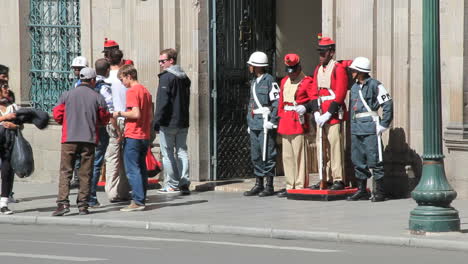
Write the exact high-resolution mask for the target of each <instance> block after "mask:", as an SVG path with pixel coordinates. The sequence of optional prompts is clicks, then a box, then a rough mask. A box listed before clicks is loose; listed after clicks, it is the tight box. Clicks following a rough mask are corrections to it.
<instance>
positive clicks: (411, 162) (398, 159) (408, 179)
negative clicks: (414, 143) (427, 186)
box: [383, 127, 422, 199]
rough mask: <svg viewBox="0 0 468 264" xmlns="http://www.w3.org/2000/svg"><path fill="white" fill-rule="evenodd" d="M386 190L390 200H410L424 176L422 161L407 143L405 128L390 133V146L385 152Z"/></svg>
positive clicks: (394, 129) (392, 130)
mask: <svg viewBox="0 0 468 264" xmlns="http://www.w3.org/2000/svg"><path fill="white" fill-rule="evenodd" d="M383 159H384V170H385V177H384V188H385V192H386V195H387V197H389V198H390V199H403V198H409V197H410V196H411V192H412V191H413V190H414V188H415V187H416V185H417V184H418V183H419V180H420V179H421V174H422V159H421V156H419V154H418V153H417V152H416V151H415V150H414V149H412V148H411V147H410V146H409V145H408V143H407V141H406V133H405V130H404V129H403V128H399V127H397V128H393V129H391V130H390V132H389V139H388V145H387V146H386V147H385V150H384V156H383Z"/></svg>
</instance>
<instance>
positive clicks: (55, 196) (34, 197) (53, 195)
mask: <svg viewBox="0 0 468 264" xmlns="http://www.w3.org/2000/svg"><path fill="white" fill-rule="evenodd" d="M52 198H57V194H51V195H42V196H33V197H24V198H23V197H21V198H19V199H18V200H19V202H31V201H34V200H42V199H52Z"/></svg>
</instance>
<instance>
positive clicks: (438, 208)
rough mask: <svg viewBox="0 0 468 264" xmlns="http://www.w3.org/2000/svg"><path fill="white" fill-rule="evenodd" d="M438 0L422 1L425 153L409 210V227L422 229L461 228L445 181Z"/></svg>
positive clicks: (426, 230) (433, 230)
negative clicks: (411, 206)
mask: <svg viewBox="0 0 468 264" xmlns="http://www.w3.org/2000/svg"><path fill="white" fill-rule="evenodd" d="M439 42H440V40H439V0H424V1H423V75H424V78H423V86H424V87H423V100H424V103H423V105H424V106H423V108H424V117H423V122H424V154H423V171H422V177H421V180H420V182H419V184H418V186H416V188H415V189H414V191H413V192H412V193H411V196H412V197H413V199H414V200H415V201H416V202H417V203H418V206H417V207H416V208H415V209H414V210H413V211H411V213H410V219H409V229H410V230H411V231H423V232H448V231H459V230H460V217H459V216H458V211H457V210H456V209H454V208H453V207H451V206H450V203H451V202H452V201H453V200H454V199H455V197H457V192H455V191H454V190H453V188H452V187H451V186H450V184H449V183H448V181H447V178H446V176H445V169H444V155H443V153H442V123H441V116H442V114H441V96H440V87H441V85H440V46H439V44H440V43H439Z"/></svg>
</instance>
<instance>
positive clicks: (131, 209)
mask: <svg viewBox="0 0 468 264" xmlns="http://www.w3.org/2000/svg"><path fill="white" fill-rule="evenodd" d="M143 210H145V206H144V205H138V204H136V203H135V202H133V201H132V203H131V204H130V205H129V206H127V207H124V208H122V209H120V211H121V212H134V211H143Z"/></svg>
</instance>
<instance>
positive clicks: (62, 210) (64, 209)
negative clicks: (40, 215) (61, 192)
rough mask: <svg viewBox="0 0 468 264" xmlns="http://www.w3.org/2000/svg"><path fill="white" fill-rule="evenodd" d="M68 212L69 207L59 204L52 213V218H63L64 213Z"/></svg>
mask: <svg viewBox="0 0 468 264" xmlns="http://www.w3.org/2000/svg"><path fill="white" fill-rule="evenodd" d="M69 212H70V206H68V205H65V204H59V205H58V206H57V209H55V211H54V212H53V213H52V216H63V215H64V214H66V213H69Z"/></svg>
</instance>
